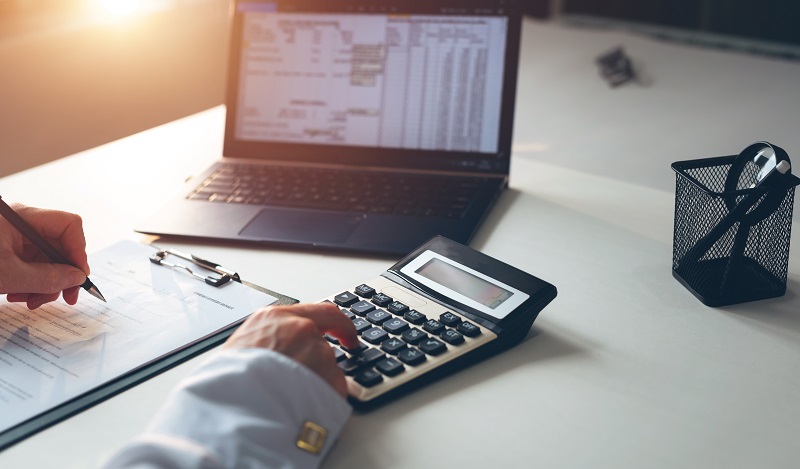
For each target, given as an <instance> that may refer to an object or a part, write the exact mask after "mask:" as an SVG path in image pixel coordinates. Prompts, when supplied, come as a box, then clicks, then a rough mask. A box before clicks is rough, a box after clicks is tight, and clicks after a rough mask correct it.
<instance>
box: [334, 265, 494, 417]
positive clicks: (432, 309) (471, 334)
mask: <svg viewBox="0 0 800 469" xmlns="http://www.w3.org/2000/svg"><path fill="white" fill-rule="evenodd" d="M325 301H332V302H333V303H336V304H337V305H339V307H340V308H341V310H342V312H343V313H344V314H346V315H347V316H348V317H349V318H350V319H351V320H352V321H353V325H355V326H356V331H358V334H359V336H360V339H361V346H360V347H359V348H358V349H357V350H349V349H346V348H344V347H342V346H341V345H338V340H336V339H335V338H333V337H331V336H328V335H326V337H325V338H326V339H327V340H328V342H329V343H330V345H331V347H333V348H334V352H335V355H336V360H337V363H338V365H339V367H340V368H341V369H342V371H343V372H344V373H345V375H347V381H348V389H349V392H350V394H351V395H353V396H354V397H355V398H356V399H358V400H361V401H368V400H370V399H373V398H375V397H377V396H379V395H380V394H383V393H385V392H387V391H389V390H391V389H393V388H394V387H396V386H399V385H401V384H403V383H406V382H408V381H410V380H412V379H413V378H414V377H416V376H420V375H421V374H424V373H425V372H427V371H430V370H432V369H435V368H436V367H437V366H440V365H442V364H444V363H447V362H448V361H450V360H453V359H455V358H457V357H459V356H461V355H463V354H465V353H467V352H469V351H471V350H474V349H475V348H477V347H479V346H480V345H483V344H485V343H487V342H489V341H491V340H493V339H495V338H496V335H495V334H494V333H492V332H491V331H489V330H488V329H485V328H483V327H481V326H479V325H477V324H475V323H474V322H472V321H471V320H470V319H469V318H465V317H462V316H461V315H459V314H457V313H455V312H453V311H450V310H447V309H446V308H445V307H443V306H441V305H439V304H438V303H434V302H433V301H430V300H427V299H425V298H423V297H421V296H418V295H416V294H415V293H413V292H411V291H408V290H406V289H404V288H402V287H400V286H398V285H397V284H395V283H394V282H392V281H390V280H388V279H386V278H384V277H378V278H376V279H373V280H372V281H370V282H366V283H363V284H361V285H358V286H355V287H354V288H353V290H352V291H345V292H341V293H339V294H338V295H335V296H331V297H329V298H327V299H326V300H325Z"/></svg>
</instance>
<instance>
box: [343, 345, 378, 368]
mask: <svg viewBox="0 0 800 469" xmlns="http://www.w3.org/2000/svg"><path fill="white" fill-rule="evenodd" d="M385 356H386V354H385V353H383V352H381V351H380V350H378V349H376V348H368V349H366V350H364V351H363V352H361V353H359V354H358V355H355V356H352V357H350V359H355V360H356V362H358V364H359V366H367V365H372V364H373V363H375V362H376V361H378V360H380V359H381V358H384V357H385Z"/></svg>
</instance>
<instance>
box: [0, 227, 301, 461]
mask: <svg viewBox="0 0 800 469" xmlns="http://www.w3.org/2000/svg"><path fill="white" fill-rule="evenodd" d="M130 243H132V242H130ZM132 244H137V245H140V246H146V247H148V248H151V247H150V246H147V245H142V244H140V243H132ZM168 257H170V261H166V260H165V259H167V258H168ZM173 258H175V259H177V261H174V262H173V261H172V260H173ZM142 262H143V263H146V262H147V261H146V260H145V259H144V258H142ZM150 263H151V264H159V265H161V266H163V267H166V268H169V269H172V270H181V271H185V272H186V273H187V274H189V275H184V276H185V277H186V278H190V276H191V277H195V279H197V280H202V281H203V282H204V283H206V284H208V285H211V286H212V287H213V288H222V287H223V285H224V284H226V283H228V282H236V283H240V284H242V285H244V286H246V287H249V288H251V289H253V290H256V291H258V292H261V293H264V294H266V295H269V296H271V297H274V298H276V299H277V301H274V302H273V303H271V304H270V305H285V304H293V303H297V302H298V300H297V299H294V298H292V297H289V296H287V295H283V294H280V293H278V292H275V291H273V290H270V289H267V288H264V287H262V286H259V285H256V284H253V283H250V282H247V281H244V280H242V279H241V277H240V276H239V275H238V274H237V273H236V272H235V271H232V270H229V269H227V268H225V267H222V266H221V265H219V264H216V263H214V262H211V261H208V260H205V259H202V258H200V257H198V256H194V255H191V254H185V253H181V252H179V251H175V250H158V251H157V252H156V253H155V254H152V256H150ZM198 268H199V269H198ZM203 270H206V271H209V272H213V273H214V274H216V276H215V275H213V274H209V275H202V274H200V273H199V272H201V271H203ZM93 274H94V271H93ZM176 275H182V274H181V273H178V272H176ZM207 279H211V280H209V281H206V280H207ZM193 281H194V280H193ZM214 283H217V285H214ZM79 304H80V303H79ZM248 316H249V314H247V315H245V316H244V317H242V318H241V319H240V320H238V321H235V322H234V323H232V324H230V325H228V326H227V327H224V328H222V329H221V330H219V331H216V332H214V333H213V334H211V335H209V336H208V337H205V338H202V339H200V340H197V341H195V342H193V343H189V344H186V345H184V346H181V347H179V348H177V349H175V350H173V351H171V352H169V353H167V354H165V355H164V356H161V357H159V358H158V359H155V360H153V361H151V362H149V363H144V364H142V365H141V366H138V367H136V368H134V369H131V370H130V371H128V372H126V373H123V374H121V375H120V376H118V377H116V378H114V379H110V380H108V381H105V382H103V383H101V384H100V385H98V386H96V387H94V388H92V389H90V390H88V391H86V392H84V393H81V394H79V395H76V396H75V397H73V398H71V399H69V400H66V401H64V402H63V403H60V404H58V405H56V406H53V407H51V408H48V409H46V410H44V411H43V412H42V413H39V414H37V415H35V416H33V417H31V418H29V419H27V420H25V421H23V422H20V423H19V424H16V425H14V426H12V427H10V428H8V429H6V430H3V431H2V432H0V451H2V450H4V449H6V448H8V447H10V446H12V445H14V444H15V443H18V442H20V441H22V440H24V439H25V438H28V437H30V436H32V435H34V434H36V433H38V432H40V431H42V430H44V429H46V428H48V427H50V426H52V425H55V424H57V423H59V422H61V421H63V420H66V419H67V418H69V417H71V416H73V415H76V414H78V413H80V412H82V411H84V410H86V409H88V408H90V407H92V406H94V405H95V404H98V403H100V402H103V401H105V400H106V399H109V398H111V397H113V396H115V395H117V394H119V393H121V392H123V391H125V390H127V389H130V388H131V387H133V386H136V385H137V384H140V383H142V382H144V381H146V380H147V379H149V378H152V377H154V376H156V375H158V374H161V373H163V372H164V371H167V370H169V369H170V368H173V367H175V366H177V365H179V364H181V363H183V362H185V361H187V360H189V359H191V358H193V357H195V356H197V355H199V354H201V353H203V352H206V351H208V350H209V349H211V348H213V347H215V346H217V345H219V344H220V343H222V342H224V341H225V340H226V339H227V338H228V337H229V336H230V335H231V334H232V333H233V332H234V331H235V330H236V328H237V327H238V326H239V325H240V324H241V323H242V322H243V321H244V320H245V319H246V318H247V317H248Z"/></svg>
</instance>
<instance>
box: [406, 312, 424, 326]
mask: <svg viewBox="0 0 800 469" xmlns="http://www.w3.org/2000/svg"><path fill="white" fill-rule="evenodd" d="M403 319H405V320H406V321H408V322H410V323H411V324H417V325H419V324H422V323H423V322H425V320H426V319H428V318H427V317H425V315H424V314H422V313H420V312H419V311H417V310H416V309H412V310H410V311H406V314H405V315H403Z"/></svg>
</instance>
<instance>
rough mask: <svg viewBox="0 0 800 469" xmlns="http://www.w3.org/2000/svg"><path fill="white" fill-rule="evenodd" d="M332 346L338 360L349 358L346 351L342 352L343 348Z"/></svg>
mask: <svg viewBox="0 0 800 469" xmlns="http://www.w3.org/2000/svg"><path fill="white" fill-rule="evenodd" d="M332 348H333V356H334V357H336V361H337V362H340V361H342V360H344V359H345V358H347V356H346V355H345V354H344V352H342V351H341V350H339V349H338V348H336V347H332Z"/></svg>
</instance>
